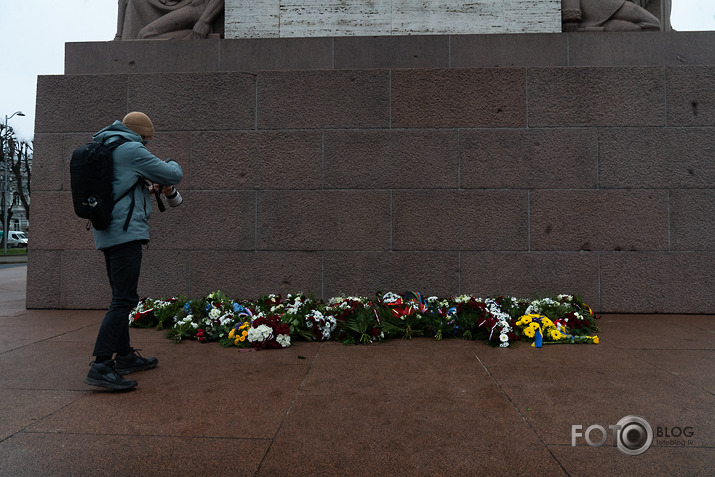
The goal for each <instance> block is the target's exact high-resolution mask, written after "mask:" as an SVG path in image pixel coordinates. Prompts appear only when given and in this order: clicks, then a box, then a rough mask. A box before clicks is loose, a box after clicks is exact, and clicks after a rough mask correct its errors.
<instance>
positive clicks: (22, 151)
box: [0, 124, 33, 224]
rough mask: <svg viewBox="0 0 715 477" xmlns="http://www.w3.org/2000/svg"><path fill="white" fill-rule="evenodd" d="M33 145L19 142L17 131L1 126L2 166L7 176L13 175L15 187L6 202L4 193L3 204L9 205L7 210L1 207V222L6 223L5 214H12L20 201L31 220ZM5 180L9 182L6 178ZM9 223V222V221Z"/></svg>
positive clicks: (0, 147)
mask: <svg viewBox="0 0 715 477" xmlns="http://www.w3.org/2000/svg"><path fill="white" fill-rule="evenodd" d="M32 152H33V145H32V143H27V142H24V141H20V142H18V141H17V139H16V137H15V131H13V129H12V128H11V127H7V128H6V127H5V126H4V125H2V124H0V164H4V169H5V171H7V172H6V173H7V174H12V176H13V178H14V180H13V181H12V184H13V186H12V187H11V189H10V190H9V191H8V192H9V194H11V195H9V197H7V201H4V200H5V197H4V195H5V191H4V190H3V191H2V196H3V197H2V198H0V199H2V202H1V203H2V204H6V205H7V209H4V208H2V207H0V209H3V210H0V222H1V223H3V224H4V223H5V214H6V213H8V212H11V210H12V206H13V205H14V204H16V203H17V200H18V199H19V200H20V203H21V204H22V207H23V209H25V216H26V217H27V219H28V220H29V219H30V193H31V179H32ZM5 180H8V178H6V179H5ZM8 222H9V220H8Z"/></svg>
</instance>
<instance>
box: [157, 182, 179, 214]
mask: <svg viewBox="0 0 715 477" xmlns="http://www.w3.org/2000/svg"><path fill="white" fill-rule="evenodd" d="M164 187H165V186H163V185H161V184H159V185H158V187H155V188H154V195H155V196H156V205H157V206H158V207H159V211H160V212H164V211H165V210H166V207H164V202H163V201H162V200H161V191H162V190H163V189H164ZM168 187H171V192H169V193H168V194H166V195H164V197H166V201H167V202H168V203H169V205H170V206H171V207H178V206H179V205H181V203H182V202H183V201H184V198H183V197H181V194H179V191H178V190H176V188H175V187H174V186H168Z"/></svg>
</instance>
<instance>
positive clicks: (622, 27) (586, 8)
mask: <svg viewBox="0 0 715 477" xmlns="http://www.w3.org/2000/svg"><path fill="white" fill-rule="evenodd" d="M670 2H671V0H660V1H658V2H657V5H655V4H656V1H654V0H561V15H562V21H563V31H639V30H656V31H658V30H661V29H663V30H665V29H668V30H669V29H670V6H671V3H670ZM651 3H653V4H654V5H653V6H656V7H657V8H658V9H659V10H660V11H661V12H662V16H663V20H664V21H663V24H661V21H660V20H659V19H658V17H656V16H655V15H653V14H652V13H651V12H649V11H648V10H647V8H648V6H649V4H651Z"/></svg>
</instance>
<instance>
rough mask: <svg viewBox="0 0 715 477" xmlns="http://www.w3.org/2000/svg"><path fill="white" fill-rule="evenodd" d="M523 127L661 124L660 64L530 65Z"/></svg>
mask: <svg viewBox="0 0 715 477" xmlns="http://www.w3.org/2000/svg"><path fill="white" fill-rule="evenodd" d="M528 85H529V86H528V98H527V100H528V104H529V110H528V111H529V117H528V124H529V127H563V126H571V127H579V126H607V127H614V126H664V125H665V80H664V77H663V68H662V67H603V68H599V67H592V68H591V67H568V68H566V67H551V68H549V67H543V68H542V67H533V68H529V72H528Z"/></svg>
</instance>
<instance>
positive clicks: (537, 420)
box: [489, 345, 715, 445]
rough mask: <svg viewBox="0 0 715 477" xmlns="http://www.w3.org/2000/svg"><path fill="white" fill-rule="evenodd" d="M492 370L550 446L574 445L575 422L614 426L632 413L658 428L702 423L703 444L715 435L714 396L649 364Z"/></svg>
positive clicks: (616, 362)
mask: <svg viewBox="0 0 715 477" xmlns="http://www.w3.org/2000/svg"><path fill="white" fill-rule="evenodd" d="M574 346H575V345H574ZM597 346H600V345H597ZM595 347H596V346H594V348H595ZM533 351H536V350H535V349H533ZM606 370H609V371H606ZM489 372H490V373H491V375H492V376H493V377H494V379H495V381H496V382H497V383H498V384H499V386H500V388H501V389H502V390H503V391H504V393H505V394H506V395H507V396H508V397H509V399H510V400H511V402H512V403H513V404H514V406H515V407H516V408H517V409H519V411H520V412H521V414H522V415H523V416H524V417H525V419H526V420H527V422H528V423H529V425H530V427H531V428H532V429H534V431H535V432H536V433H537V435H538V436H539V438H540V439H541V440H542V441H543V442H544V443H545V444H546V445H554V444H559V445H570V444H571V429H572V428H571V426H572V425H583V426H584V429H586V428H587V427H588V426H590V425H592V424H599V425H601V426H603V427H605V428H608V427H607V426H608V425H615V424H616V423H618V421H619V420H620V419H622V418H623V417H626V416H631V415H634V416H640V417H643V418H644V419H646V420H647V421H648V422H649V423H650V424H651V426H653V427H654V428H655V427H657V426H661V427H664V426H668V425H669V426H676V425H681V426H685V425H688V426H696V431H697V434H698V439H699V441H698V442H699V445H709V444H708V443H712V442H713V439H715V431H714V430H713V429H715V426H713V425H712V424H713V417H712V416H711V413H710V408H711V407H712V394H710V393H708V392H705V391H703V390H702V389H700V388H698V387H695V386H693V385H691V384H689V383H687V382H684V381H683V380H682V379H679V378H677V377H675V376H673V375H672V374H671V373H668V372H664V371H661V370H659V369H657V368H656V367H654V366H652V365H649V364H647V363H643V364H642V365H641V366H627V367H623V366H621V361H620V360H619V359H618V356H616V357H615V358H614V359H613V360H612V363H611V364H608V365H606V366H604V367H601V368H598V367H595V366H594V367H593V368H592V371H591V372H589V373H583V372H582V371H578V370H574V371H573V372H572V370H571V369H570V367H569V365H568V363H564V364H563V365H561V366H553V367H540V368H529V372H528V373H525V372H524V370H523V369H521V368H520V367H517V366H502V365H494V366H490V367H489ZM599 437H600V436H599ZM609 443H610V444H611V445H612V443H613V441H612V440H611V441H609V442H607V444H609Z"/></svg>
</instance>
